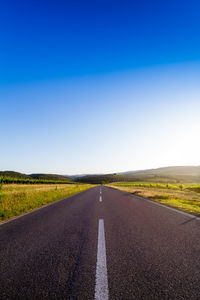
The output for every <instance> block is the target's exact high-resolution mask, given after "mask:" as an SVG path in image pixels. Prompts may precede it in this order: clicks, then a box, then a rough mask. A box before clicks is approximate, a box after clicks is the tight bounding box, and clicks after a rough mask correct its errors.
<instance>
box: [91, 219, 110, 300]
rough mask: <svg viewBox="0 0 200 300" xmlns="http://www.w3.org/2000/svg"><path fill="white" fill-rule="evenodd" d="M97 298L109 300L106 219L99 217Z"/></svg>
mask: <svg viewBox="0 0 200 300" xmlns="http://www.w3.org/2000/svg"><path fill="white" fill-rule="evenodd" d="M94 299H95V300H108V277H107V265H106V243H105V233H104V220H103V219H99V232H98V247H97V266H96V285H95V296H94Z"/></svg>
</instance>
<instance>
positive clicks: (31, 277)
mask: <svg viewBox="0 0 200 300" xmlns="http://www.w3.org/2000/svg"><path fill="white" fill-rule="evenodd" d="M100 190H101V194H100ZM0 299H1V300H4V299H6V300H7V299H15V300H16V299H28V300H30V299H68V300H73V299H74V300H75V299H76V300H87V299H89V300H90V299H91V300H92V299H95V300H100V299H101V300H107V299H113V300H119V299H123V300H128V299H148V300H149V299H159V300H160V299H176V300H177V299H188V300H192V299H200V220H199V219H198V218H195V217H190V216H189V215H184V214H181V213H179V212H177V211H173V210H170V209H168V208H166V207H163V206H159V205H157V204H155V203H153V202H150V201H147V200H145V199H141V198H138V197H136V196H133V195H131V194H128V193H125V192H122V191H118V190H115V189H111V188H108V187H105V186H102V187H100V186H98V187H94V188H92V189H89V190H87V191H84V192H81V193H79V194H77V195H74V196H71V197H69V198H66V199H64V200H62V201H59V202H56V203H55V204H53V205H49V206H46V207H44V208H41V209H39V210H37V211H35V212H32V213H30V214H27V215H24V216H22V217H20V218H17V219H15V220H13V221H11V222H8V223H5V224H3V225H1V226H0Z"/></svg>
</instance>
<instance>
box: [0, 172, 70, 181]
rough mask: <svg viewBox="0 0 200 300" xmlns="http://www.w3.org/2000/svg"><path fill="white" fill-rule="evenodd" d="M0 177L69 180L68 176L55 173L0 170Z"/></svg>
mask: <svg viewBox="0 0 200 300" xmlns="http://www.w3.org/2000/svg"><path fill="white" fill-rule="evenodd" d="M0 177H9V178H15V179H39V180H53V181H71V180H72V179H71V178H70V177H69V176H64V175H57V174H30V175H27V174H23V173H19V172H14V171H0Z"/></svg>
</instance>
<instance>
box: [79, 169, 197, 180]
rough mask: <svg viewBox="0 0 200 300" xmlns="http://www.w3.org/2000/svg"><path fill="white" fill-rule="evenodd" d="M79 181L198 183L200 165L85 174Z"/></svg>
mask: <svg viewBox="0 0 200 300" xmlns="http://www.w3.org/2000/svg"><path fill="white" fill-rule="evenodd" d="M76 180H77V181H80V182H90V183H102V182H106V183H109V182H117V181H143V182H144V181H147V182H158V183H172V184H179V183H188V184H192V183H200V166H198V167H195V166H175V167H164V168H158V169H148V170H141V171H128V172H123V173H117V174H116V173H115V174H105V175H87V176H82V177H78V178H76Z"/></svg>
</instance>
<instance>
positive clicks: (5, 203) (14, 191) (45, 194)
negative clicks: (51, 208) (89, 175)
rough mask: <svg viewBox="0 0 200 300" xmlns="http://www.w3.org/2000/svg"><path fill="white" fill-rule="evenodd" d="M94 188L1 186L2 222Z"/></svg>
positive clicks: (73, 185)
mask: <svg viewBox="0 0 200 300" xmlns="http://www.w3.org/2000/svg"><path fill="white" fill-rule="evenodd" d="M91 187H93V185H91V184H73V183H71V184H69V183H68V184H64V183H62V184H59V183H56V184H55V183H54V184H48V183H46V184H39V183H35V184H31V183H29V184H24V183H23V184H12V183H10V184H2V183H1V184H0V222H2V221H5V220H8V219H10V218H12V217H15V216H18V215H21V214H23V213H26V212H28V211H31V210H32V209H34V208H37V207H41V206H43V205H46V204H48V203H51V202H54V201H56V200H59V199H62V198H65V197H68V196H71V195H73V194H76V193H79V192H81V191H84V190H86V189H89V188H91Z"/></svg>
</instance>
